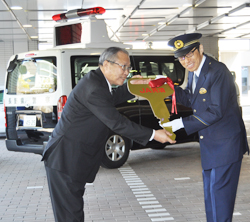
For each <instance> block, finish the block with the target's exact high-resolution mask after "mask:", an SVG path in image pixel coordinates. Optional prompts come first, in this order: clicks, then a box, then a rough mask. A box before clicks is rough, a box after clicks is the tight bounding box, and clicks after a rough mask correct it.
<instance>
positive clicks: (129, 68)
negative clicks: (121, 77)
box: [107, 60, 132, 72]
mask: <svg viewBox="0 0 250 222" xmlns="http://www.w3.org/2000/svg"><path fill="white" fill-rule="evenodd" d="M107 61H108V62H110V63H114V64H116V65H118V66H120V67H121V68H122V70H123V71H126V70H127V71H128V72H130V71H131V70H132V67H128V66H126V65H121V64H119V63H117V62H113V61H110V60H107Z"/></svg>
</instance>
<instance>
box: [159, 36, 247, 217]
mask: <svg viewBox="0 0 250 222" xmlns="http://www.w3.org/2000/svg"><path fill="white" fill-rule="evenodd" d="M201 36H202V35H201V34H199V33H193V34H185V35H181V36H177V37H175V38H173V39H171V40H170V41H169V45H170V46H172V47H173V48H174V52H175V57H176V58H178V59H179V61H180V63H181V64H182V66H183V67H185V68H186V69H187V70H188V71H189V75H188V84H187V87H186V89H184V90H183V89H182V88H180V87H175V92H176V99H177V102H179V103H181V104H183V105H185V106H187V107H191V108H192V109H193V115H191V116H188V117H185V118H182V119H176V120H173V121H171V122H168V123H166V124H164V126H172V129H173V132H175V131H176V130H178V129H180V128H183V127H184V129H185V130H186V132H187V134H192V133H194V132H197V131H198V133H199V140H200V149H201V162H202V168H203V172H202V173H203V184H204V196H205V207H206V216H207V221H208V222H230V221H232V216H233V210H234V203H235V197H236V191H237V186H238V181H239V175H240V168H241V162H242V158H243V154H244V153H246V151H248V152H249V147H248V143H247V137H246V130H245V126H244V122H243V120H242V117H241V112H240V109H239V106H238V103H237V94H236V90H235V85H234V79H233V76H232V74H231V73H230V71H229V70H228V69H227V67H226V66H225V65H224V64H223V63H221V62H218V61H216V60H215V59H213V58H211V57H209V56H208V55H205V54H203V51H204V50H203V46H202V45H201V44H200V42H199V39H200V38H201Z"/></svg>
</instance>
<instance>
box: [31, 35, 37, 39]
mask: <svg viewBox="0 0 250 222" xmlns="http://www.w3.org/2000/svg"><path fill="white" fill-rule="evenodd" d="M30 38H32V39H38V36H34V35H33V36H30Z"/></svg>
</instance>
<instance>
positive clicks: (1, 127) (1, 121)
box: [0, 86, 6, 137]
mask: <svg viewBox="0 0 250 222" xmlns="http://www.w3.org/2000/svg"><path fill="white" fill-rule="evenodd" d="M3 89H4V87H3V86H0V137H5V135H6V134H5V114H4V105H3V94H4V90H3Z"/></svg>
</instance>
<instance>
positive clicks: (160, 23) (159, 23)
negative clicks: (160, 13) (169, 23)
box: [158, 22, 166, 25]
mask: <svg viewBox="0 0 250 222" xmlns="http://www.w3.org/2000/svg"><path fill="white" fill-rule="evenodd" d="M163 24H166V22H158V25H163Z"/></svg>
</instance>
